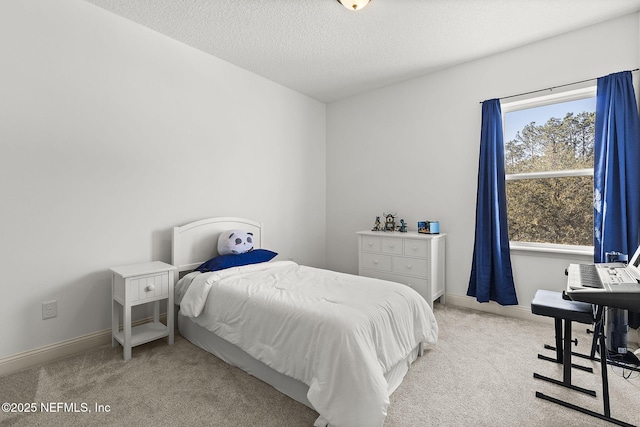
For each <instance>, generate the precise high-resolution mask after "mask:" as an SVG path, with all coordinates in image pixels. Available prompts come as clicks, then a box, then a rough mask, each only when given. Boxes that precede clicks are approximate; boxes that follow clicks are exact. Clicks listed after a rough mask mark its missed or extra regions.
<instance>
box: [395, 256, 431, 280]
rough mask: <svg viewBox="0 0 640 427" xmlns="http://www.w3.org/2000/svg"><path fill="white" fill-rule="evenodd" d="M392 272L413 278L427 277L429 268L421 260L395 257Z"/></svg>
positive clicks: (424, 261)
mask: <svg viewBox="0 0 640 427" xmlns="http://www.w3.org/2000/svg"><path fill="white" fill-rule="evenodd" d="M391 270H392V271H393V272H394V273H399V274H409V275H411V276H418V277H425V278H426V277H427V274H428V273H429V266H428V265H427V262H426V260H424V259H421V258H406V257H395V256H394V257H393V260H392V262H391Z"/></svg>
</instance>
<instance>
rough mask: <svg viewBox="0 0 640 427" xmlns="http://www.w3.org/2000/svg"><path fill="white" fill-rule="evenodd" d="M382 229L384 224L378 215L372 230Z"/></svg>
mask: <svg viewBox="0 0 640 427" xmlns="http://www.w3.org/2000/svg"><path fill="white" fill-rule="evenodd" d="M380 230H382V224H380V217H379V216H377V217H376V223H375V224H374V225H373V228H372V229H371V231H380Z"/></svg>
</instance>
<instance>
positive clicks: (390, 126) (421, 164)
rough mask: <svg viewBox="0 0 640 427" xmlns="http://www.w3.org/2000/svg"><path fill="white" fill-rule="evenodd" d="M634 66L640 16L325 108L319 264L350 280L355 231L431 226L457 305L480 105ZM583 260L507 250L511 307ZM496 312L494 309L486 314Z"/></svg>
mask: <svg viewBox="0 0 640 427" xmlns="http://www.w3.org/2000/svg"><path fill="white" fill-rule="evenodd" d="M638 65H640V60H639V49H638V16H637V14H632V15H628V16H625V17H622V18H619V19H616V20H613V21H610V22H607V23H604V24H600V25H596V26H593V27H589V28H586V29H583V30H580V31H575V32H572V33H568V34H565V35H562V36H558V37H554V38H551V39H547V40H545V41H541V42H539V43H535V44H532V45H529V46H526V47H523V48H519V49H515V50H511V51H508V52H504V53H501V54H498V55H495V56H491V57H487V58H484V59H481V60H477V61H473V62H469V63H466V64H463V65H460V66H456V67H453V68H450V69H447V70H443V71H440V72H437V73H434V74H431V75H427V76H424V77H421V78H416V79H412V80H409V81H406V82H403V83H401V84H396V85H393V86H389V87H386V88H383V89H380V90H377V91H372V92H368V93H365V94H362V95H359V96H354V97H351V98H348V99H344V100H341V101H337V102H334V103H331V104H329V105H328V107H327V171H328V176H327V224H328V230H327V266H328V268H332V269H335V270H339V271H344V272H350V273H356V272H357V241H356V236H355V232H356V231H357V230H365V229H370V228H371V227H372V226H373V222H374V219H375V216H376V215H382V213H383V212H389V211H392V212H397V213H398V215H399V217H400V218H404V219H405V220H406V221H407V222H408V224H409V225H410V226H411V227H412V229H415V227H416V222H417V221H418V220H424V219H426V220H439V221H440V229H441V231H442V232H444V233H447V235H448V236H447V252H446V255H447V261H446V275H447V294H448V296H451V297H453V298H450V301H454V300H455V301H456V302H458V303H461V304H469V305H472V306H474V308H478V309H487V310H490V311H495V310H496V309H498V310H501V309H502V308H501V307H498V306H497V304H495V303H491V304H478V303H475V302H474V301H475V300H473V299H472V298H469V297H466V291H467V287H468V282H469V274H470V271H471V258H472V253H473V241H474V223H475V202H476V189H477V172H478V155H479V142H480V119H481V104H480V103H479V102H480V101H483V100H487V99H491V98H499V97H505V96H509V95H515V94H519V93H522V92H528V91H533V90H538V89H544V88H548V87H551V86H556V85H562V84H567V83H573V82H576V81H580V80H584V79H591V78H595V77H599V76H603V75H606V74H609V73H612V72H617V71H623V70H630V69H634V68H636V67H638ZM591 260H592V259H589V258H586V259H585V258H580V257H554V256H551V257H550V256H544V255H540V254H530V253H523V252H519V253H514V254H513V259H512V261H513V265H514V276H515V282H516V291H517V294H518V298H519V303H520V305H521V306H522V307H521V308H522V309H523V310H524V309H526V310H528V308H529V303H530V301H531V298H532V297H533V294H534V293H535V290H536V289H539V288H546V289H555V290H561V289H564V287H565V286H566V278H565V276H564V268H565V267H566V265H567V264H568V263H569V262H585V261H591ZM492 305H494V306H495V307H492Z"/></svg>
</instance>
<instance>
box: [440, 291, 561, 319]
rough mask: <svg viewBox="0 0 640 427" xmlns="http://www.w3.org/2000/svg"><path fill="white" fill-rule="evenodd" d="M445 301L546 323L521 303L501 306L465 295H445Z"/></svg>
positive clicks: (473, 308)
mask: <svg viewBox="0 0 640 427" xmlns="http://www.w3.org/2000/svg"><path fill="white" fill-rule="evenodd" d="M446 303H447V304H451V305H455V306H458V307H463V308H470V309H472V310H478V311H485V312H488V313H493V314H499V315H502V316H508V317H516V318H519V319H526V320H534V321H537V322H545V323H547V322H548V320H546V319H548V318H545V317H543V316H537V315H535V314H532V313H531V308H530V307H528V306H523V305H508V306H503V305H500V304H498V303H496V302H494V301H490V302H482V303H480V302H478V301H476V299H475V298H473V297H468V296H466V295H464V296H463V295H451V294H447V295H446Z"/></svg>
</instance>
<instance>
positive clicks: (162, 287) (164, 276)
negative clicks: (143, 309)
mask: <svg viewBox="0 0 640 427" xmlns="http://www.w3.org/2000/svg"><path fill="white" fill-rule="evenodd" d="M175 270H176V268H175V267H174V266H173V265H170V264H166V263H164V262H160V261H153V262H145V263H142V264H132V265H124V266H120V267H113V268H111V272H112V275H111V327H112V331H111V337H112V338H111V345H112V346H114V347H115V346H116V342H119V343H120V344H122V347H123V348H124V359H125V360H128V359H131V347H135V346H137V345H140V344H144V343H147V342H149V341H153V340H157V339H158V338H163V337H168V339H167V341H168V343H169V345H171V344H173V275H174V272H175ZM162 300H167V324H166V326H165V325H164V324H162V323H161V322H160V301H162ZM150 302H153V303H154V308H153V321H152V322H147V323H144V324H142V325H138V326H136V327H134V328H132V327H131V307H133V306H136V305H140V304H147V303H150ZM118 304H119V305H120V306H121V307H122V331H120V309H119V307H118Z"/></svg>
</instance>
